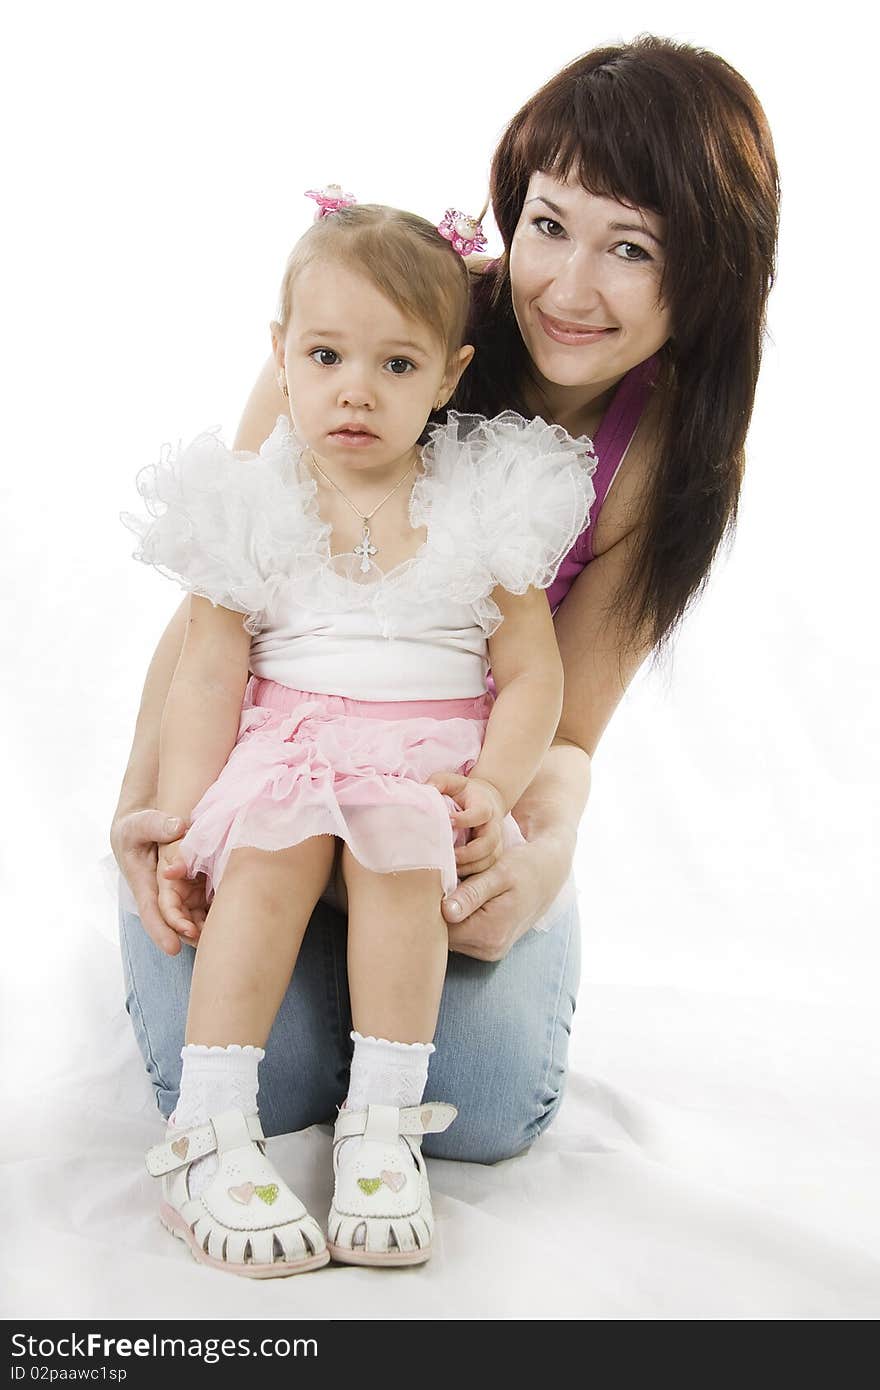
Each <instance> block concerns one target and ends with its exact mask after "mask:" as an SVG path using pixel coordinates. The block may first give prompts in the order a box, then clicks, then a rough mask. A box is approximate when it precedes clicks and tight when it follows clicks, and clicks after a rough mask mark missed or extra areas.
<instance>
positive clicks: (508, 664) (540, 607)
mask: <svg viewBox="0 0 880 1390" xmlns="http://www.w3.org/2000/svg"><path fill="white" fill-rule="evenodd" d="M492 597H493V599H494V600H495V602H496V603H497V605H498V607H499V608H500V609H501V614H502V617H503V619H504V621H503V622H502V624H501V626H500V627H499V628H498V629H497V631H496V632H495V633H494V634H493V636H492V637H490V638H489V661H490V664H491V667H492V678H493V680H494V682H495V689H496V691H497V699H496V700H495V704H494V706H493V708H492V713H491V715H490V716H489V722H488V724H487V726H486V736H485V739H484V740H483V748H482V752H481V753H480V756H479V758H478V759H477V762H476V764H475V765H474V767H473V768H472V770H471V773H470V776H471V777H478V778H481V779H482V780H483V781H486V782H490V783H491V784H492V785H493V786H494V787H497V789H498V791H499V792H500V794H501V799H502V802H503V805H504V812H505V814H506V813H507V812H508V811H510V810H512V809H513V807H514V806H515V805H516V803H517V802H518V801H519V799H520V797H521V796H522V794H523V792H524V791H525V790H526V788H527V787H528V785H529V783H530V782H531V781H532V779H533V778H534V776H535V774H536V773H537V771H538V769H539V767H540V766H541V760H542V759H543V757H544V754H545V753H546V752H547V749H548V748H549V747H550V744H551V742H552V739H553V735H554V734H555V733H556V728H557V725H558V723H559V716H560V714H561V713H562V682H563V672H562V659H561V657H560V655H559V648H558V646H557V644H556V635H555V633H554V631H553V619H552V618H551V616H550V609H549V607H548V604H547V595H546V594H545V592H544V591H543V589H529V590H528V591H527V592H526V593H525V594H520V595H514V594H509V593H507V592H506V591H505V590H504V589H500V588H496V589H495V591H494V593H493V595H492Z"/></svg>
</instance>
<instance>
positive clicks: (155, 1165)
mask: <svg viewBox="0 0 880 1390" xmlns="http://www.w3.org/2000/svg"><path fill="white" fill-rule="evenodd" d="M226 1118H227V1116H226V1114H224V1115H222V1116H220V1115H218V1116H217V1124H218V1128H219V1129H221V1134H220V1137H219V1140H218V1135H217V1131H216V1130H215V1128H214V1125H213V1124H212V1123H211V1121H210V1120H209V1121H208V1123H207V1124H206V1125H197V1126H196V1128H195V1129H184V1130H181V1132H180V1134H176V1135H174V1137H173V1138H170V1139H166V1140H165V1142H164V1144H154V1145H153V1147H152V1148H151V1149H148V1150H147V1155H146V1165H147V1172H148V1173H149V1174H150V1175H151V1176H152V1177H154V1178H161V1177H162V1176H164V1174H165V1173H173V1172H175V1171H176V1170H177V1169H178V1168H183V1167H184V1166H185V1165H187V1164H190V1163H194V1162H195V1160H196V1159H197V1158H204V1157H205V1155H206V1154H212V1153H214V1152H215V1151H216V1149H217V1148H218V1147H223V1148H227V1147H229V1143H228V1142H226V1143H224V1142H223V1141H224V1138H225V1135H224V1134H223V1131H222V1122H223V1121H225V1120H226ZM240 1119H241V1121H243V1124H242V1131H244V1128H245V1127H246V1129H247V1137H249V1138H250V1139H253V1140H257V1141H259V1140H262V1139H263V1138H264V1137H265V1136H264V1134H263V1126H262V1125H261V1124H260V1117H259V1115H248V1116H244V1115H242V1116H240ZM242 1137H244V1134H243V1133H242Z"/></svg>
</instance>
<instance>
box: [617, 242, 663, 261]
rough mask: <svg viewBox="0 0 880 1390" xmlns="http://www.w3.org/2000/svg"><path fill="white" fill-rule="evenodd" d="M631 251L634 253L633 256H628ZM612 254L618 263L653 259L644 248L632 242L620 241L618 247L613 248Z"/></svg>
mask: <svg viewBox="0 0 880 1390" xmlns="http://www.w3.org/2000/svg"><path fill="white" fill-rule="evenodd" d="M631 251H634V252H635V255H634V256H633V255H630V254H629V253H630V252H631ZM614 254H615V255H616V256H617V259H618V260H619V261H651V260H653V259H654V258H653V256H651V255H650V254H649V253H648V252H647V251H646V250H645V248H644V246H638V245H637V244H636V243H635V242H634V241H621V242H620V244H619V245H618V246H615V248H614Z"/></svg>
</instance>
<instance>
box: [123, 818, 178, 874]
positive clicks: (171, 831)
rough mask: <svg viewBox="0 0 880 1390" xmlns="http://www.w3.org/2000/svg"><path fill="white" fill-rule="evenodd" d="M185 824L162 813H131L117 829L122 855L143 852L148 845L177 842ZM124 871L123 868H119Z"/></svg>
mask: <svg viewBox="0 0 880 1390" xmlns="http://www.w3.org/2000/svg"><path fill="white" fill-rule="evenodd" d="M185 830H186V822H185V821H183V820H181V819H180V817H179V816H166V815H165V813H164V812H163V811H132V812H131V813H130V814H129V815H127V816H126V817H125V818H124V820H123V821H122V823H121V825H120V827H119V841H120V846H121V849H122V852H123V854H124V853H125V852H126V851H128V850H133V851H134V852H138V851H143V850H145V849H146V848H147V847H148V846H149V845H168V844H170V843H171V841H172V840H179V839H180V837H181V835H182V834H183V833H184V831H185ZM119 867H120V868H121V869H123V871H124V866H123V865H122V864H120V866H119Z"/></svg>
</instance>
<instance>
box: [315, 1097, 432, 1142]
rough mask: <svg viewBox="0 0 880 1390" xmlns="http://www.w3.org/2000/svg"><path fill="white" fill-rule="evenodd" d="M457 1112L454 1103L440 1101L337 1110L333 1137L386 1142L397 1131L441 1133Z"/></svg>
mask: <svg viewBox="0 0 880 1390" xmlns="http://www.w3.org/2000/svg"><path fill="white" fill-rule="evenodd" d="M457 1114H458V1110H457V1109H456V1108H455V1106H454V1105H446V1104H443V1103H441V1102H440V1101H429V1102H428V1104H427V1105H409V1106H405V1107H404V1108H403V1109H402V1110H398V1108H397V1106H395V1105H368V1106H367V1108H366V1110H340V1112H339V1114H338V1116H337V1118H336V1128H335V1130H334V1134H333V1138H334V1140H337V1139H347V1138H349V1136H351V1135H354V1134H366V1136H367V1138H368V1139H378V1140H380V1141H383V1142H385V1143H387V1142H388V1141H389V1140H390V1139H392V1138H393V1139H396V1138H397V1136H398V1135H399V1134H407V1135H411V1136H414V1137H415V1136H421V1135H423V1134H440V1133H442V1131H443V1130H444V1129H448V1128H449V1126H450V1125H451V1124H452V1121H453V1120H454V1119H455V1117H456V1115H457Z"/></svg>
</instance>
